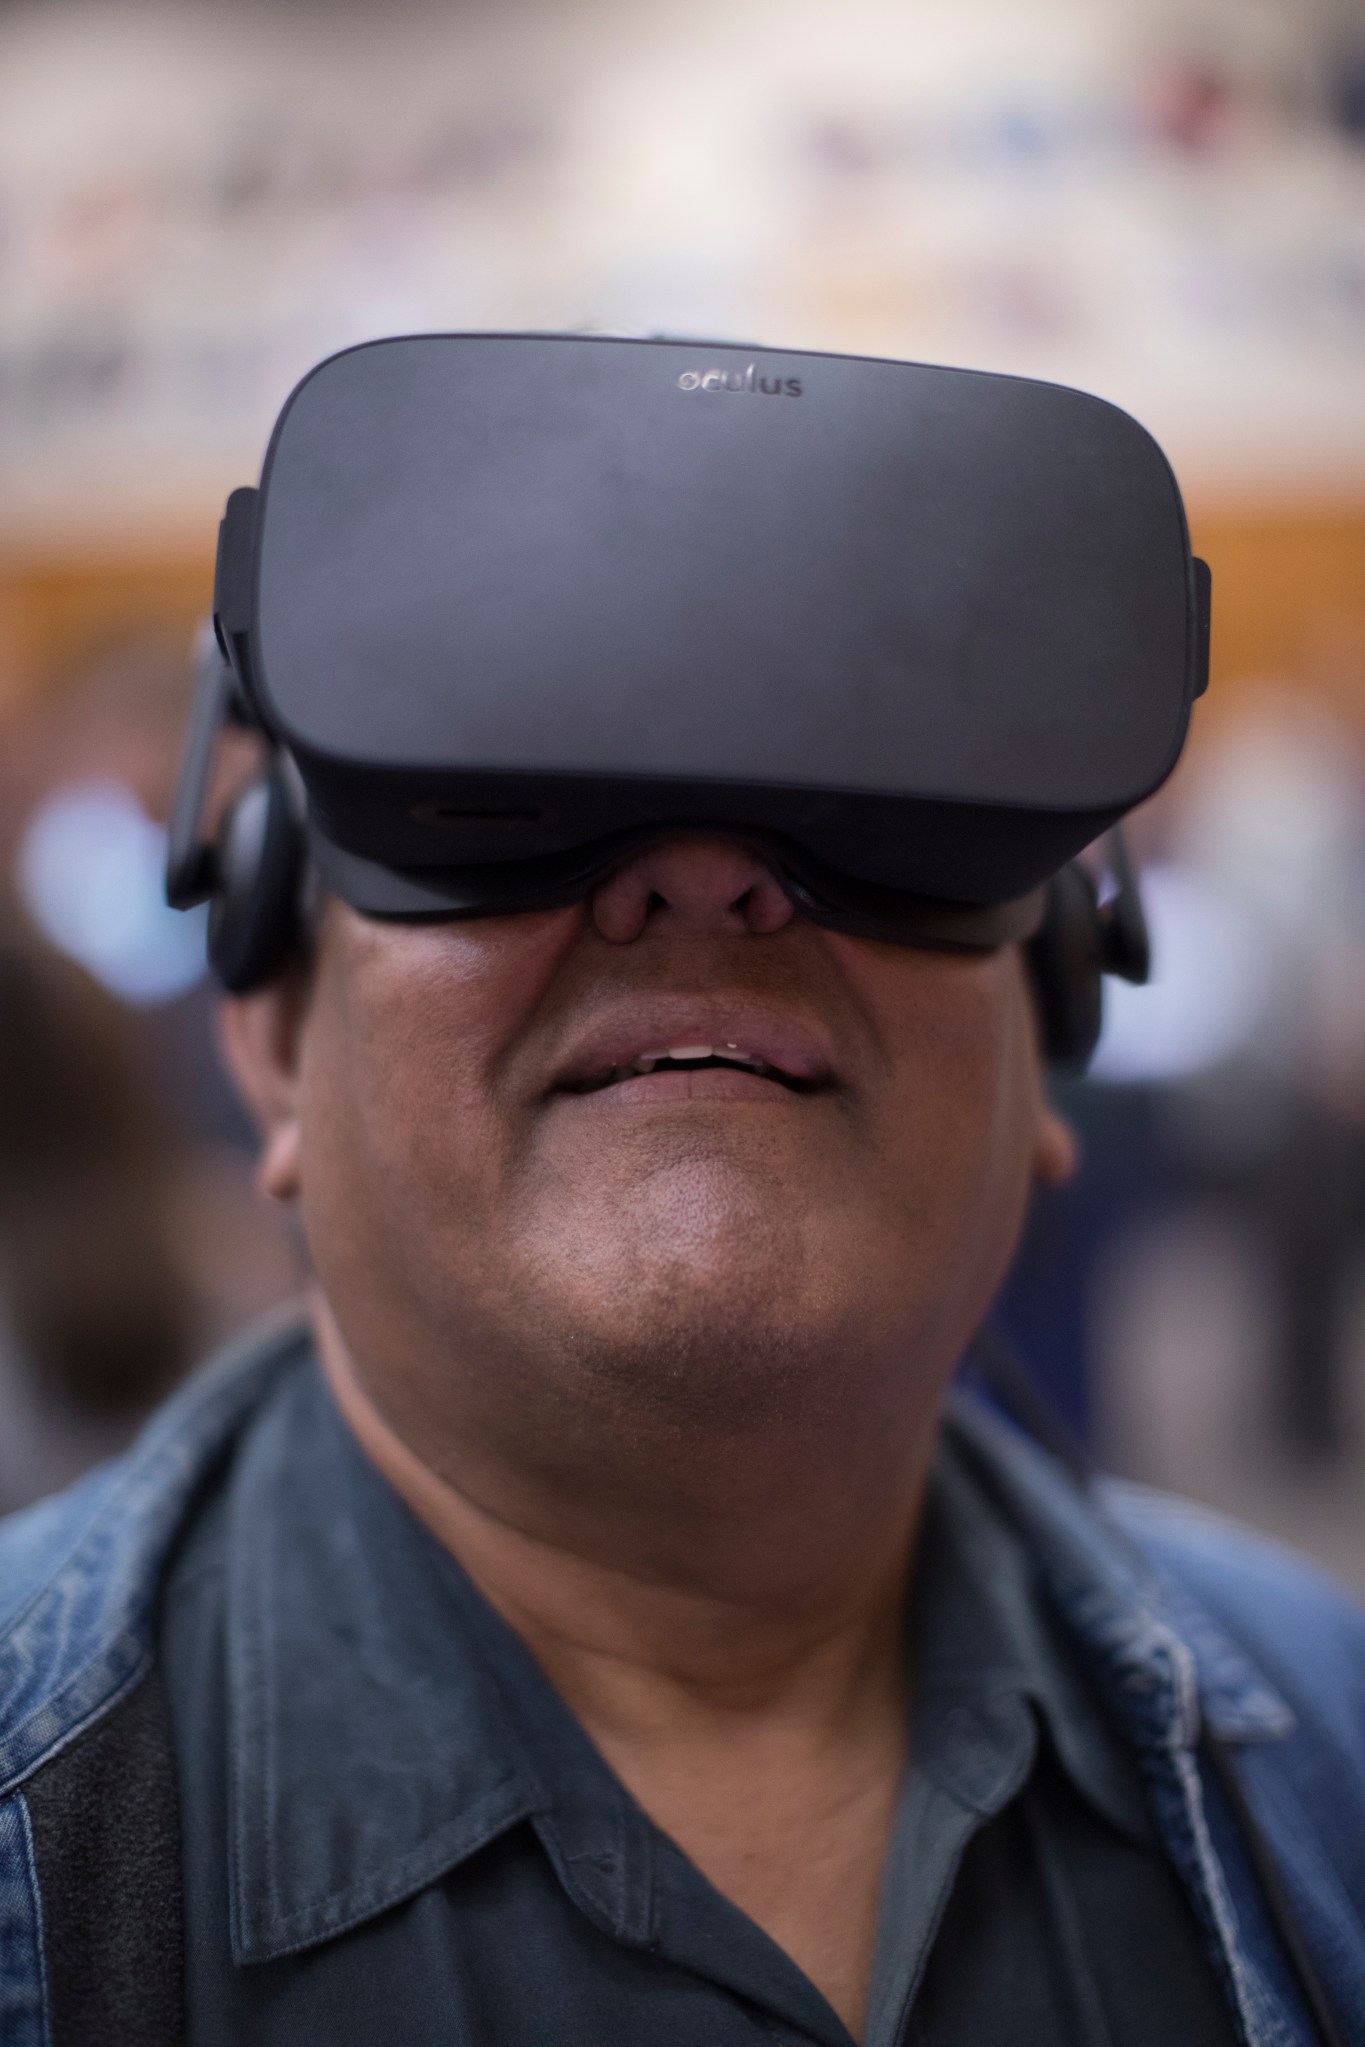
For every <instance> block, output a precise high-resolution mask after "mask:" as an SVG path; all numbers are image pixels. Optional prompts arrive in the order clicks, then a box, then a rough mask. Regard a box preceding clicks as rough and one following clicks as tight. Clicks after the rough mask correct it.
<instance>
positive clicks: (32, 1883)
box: [0, 1326, 1365, 2047]
mask: <svg viewBox="0 0 1365 2047" xmlns="http://www.w3.org/2000/svg"><path fill="white" fill-rule="evenodd" d="M306 1346H307V1339H306V1337H305V1336H304V1335H303V1334H302V1333H301V1331H300V1330H299V1328H298V1327H297V1326H286V1327H282V1328H280V1329H279V1330H277V1331H276V1333H275V1334H274V1335H273V1336H272V1337H271V1338H269V1339H266V1340H263V1339H262V1338H261V1337H259V1336H257V1337H255V1338H254V1339H253V1340H251V1341H250V1342H248V1343H247V1344H245V1345H244V1346H242V1347H241V1349H240V1350H239V1351H238V1352H236V1353H235V1354H232V1355H230V1356H229V1357H227V1358H226V1359H224V1360H223V1361H222V1362H221V1363H220V1364H219V1365H218V1366H217V1367H215V1368H213V1369H210V1370H209V1371H207V1372H206V1373H204V1374H202V1375H200V1377H199V1378H198V1379H197V1380H196V1382H195V1383H194V1384H192V1385H191V1386H189V1387H187V1388H186V1389H185V1391H184V1392H183V1393H182V1394H181V1395H180V1396H179V1397H178V1398H177V1399H176V1400H175V1401H174V1402H173V1403H171V1405H170V1406H169V1407H168V1408H167V1409H165V1410H164V1411H163V1412H162V1414H161V1415H160V1416H158V1417H157V1418H156V1420H155V1421H154V1422H153V1424H152V1425H151V1426H150V1428H149V1429H148V1430H147V1432H146V1433H145V1435H144V1436H143V1437H142V1439H141V1440H140V1441H139V1443H138V1444H137V1445H136V1446H135V1448H134V1450H133V1451H132V1452H131V1453H130V1454H129V1455H128V1456H127V1457H126V1458H124V1459H122V1460H120V1461H119V1462H118V1463H116V1464H114V1465H111V1466H108V1467H106V1468H104V1469H103V1470H101V1471H99V1472H97V1473H95V1474H92V1476H91V1477H90V1478H88V1479H87V1480H85V1481H83V1482H82V1483H81V1484H80V1485H79V1486H77V1487H76V1488H74V1489H73V1490H72V1491H71V1492H69V1493H67V1494H64V1495H62V1496H60V1497H59V1498H57V1499H55V1500H52V1501H48V1502H45V1503H43V1504H42V1505H41V1506H39V1507H37V1508H35V1509H32V1510H29V1511H28V1512H27V1513H25V1514H23V1515H20V1516H17V1517H14V1518H13V1519H12V1520H11V1521H9V1522H8V1523H5V1524H3V1526H0V2040H3V2041H4V2042H5V2043H6V2047H46V2042H47V2041H48V2039H49V2037H50V2025H49V2009H48V1990H47V1985H46V1981H45V1974H44V1949H43V1937H42V1925H43V1916H42V1915H43V1900H42V1896H41V1893H40V1886H39V1882H38V1877H37V1871H36V1866H35V1859H34V1854H33V1845H32V1833H31V1828H30V1824H29V1814H28V1806H27V1801H26V1798H25V1785H26V1783H27V1782H28V1780H29V1779H30V1778H31V1777H32V1776H33V1775H34V1774H35V1773H36V1772H37V1771H38V1770H39V1769H41V1768H42V1767H43V1765H44V1764H46V1763H47V1762H48V1761H50V1760H51V1759H52V1758H53V1757H54V1756H56V1755H57V1754H58V1753H59V1752H60V1751H61V1750H62V1749H63V1747H64V1746H65V1745H67V1744H68V1743H70V1742H71V1741H73V1740H74V1739H75V1738H76V1737H77V1736H79V1735H80V1734H82V1733H83V1732H85V1731H86V1730H88V1729H89V1728H91V1727H92V1726H93V1725H95V1724H96V1723H98V1722H99V1721H100V1719H101V1718H102V1716H105V1715H108V1714H111V1713H112V1712H113V1710H114V1709H115V1707H117V1706H118V1705H119V1704H120V1703H121V1702H122V1701H123V1700H125V1699H126V1698H127V1697H128V1695H129V1694H130V1693H131V1692H132V1691H133V1689H134V1688H135V1687H136V1686H137V1685H138V1684H139V1683H140V1682H141V1680H142V1678H143V1677H144V1676H145V1675H146V1674H147V1672H148V1670H149V1669H150V1667H151V1664H152V1661H153V1658H154V1653H155V1643H156V1612H157V1606H158V1600H159V1596H160V1592H161V1588H162V1584H163V1580H164V1574H165V1569H166V1565H167V1561H168V1559H169V1557H170V1555H171V1553H172V1551H173V1550H174V1548H175V1546H176V1544H177V1540H178V1538H179V1537H180V1535H181V1532H182V1529H183V1527H184V1525H185V1523H186V1519H187V1516H188V1513H189V1510H190V1508H191V1505H192V1503H193V1501H194V1500H195V1498H196V1497H197V1495H198V1493H199V1491H200V1489H201V1487H202V1484H203V1481H204V1479H205V1476H206V1474H207V1473H208V1472H209V1471H210V1470H211V1469H212V1468H213V1467H214V1466H215V1465H216V1464H217V1463H218V1461H219V1460H220V1459H221V1458H222V1457H223V1456H224V1455H225V1454H227V1453H228V1452H229V1450H230V1448H231V1445H232V1443H233V1442H234V1440H235V1438H236V1436H237V1434H238V1432H239V1431H240V1429H241V1428H242V1426H243V1425H244V1423H245V1422H246V1420H247V1419H248V1418H249V1417H250V1416H251V1415H252V1414H253V1412H254V1411H255V1410H256V1409H257V1408H258V1406H259V1404H260V1403H261V1402H262V1401H264V1400H265V1399H266V1398H267V1397H268V1395H269V1394H270V1392H271V1390H272V1387H273V1386H274V1385H275V1384H276V1383H277V1381H278V1378H279V1375H281V1374H282V1373H283V1372H285V1371H286V1370H287V1369H288V1368H289V1366H290V1365H292V1364H296V1363H297V1361H298V1358H299V1356H300V1353H301V1351H302V1350H305V1349H306ZM949 1426H950V1429H951V1431H952V1435H953V1439H954V1442H955V1444H956V1446H957V1448H958V1451H959V1453H960V1454H961V1456H962V1457H963V1458H964V1459H965V1460H966V1461H967V1462H968V1463H969V1464H970V1466H971V1467H972V1468H973V1469H974V1471H975V1473H976V1474H977V1477H978V1479H979V1482H980V1483H981V1484H982V1485H984V1486H986V1487H988V1488H989V1489H990V1490H991V1492H992V1494H993V1495H994V1497H995V1498H996V1499H997V1500H998V1501H999V1503H1000V1504H1001V1506H1002V1508H1003V1509H1004V1510H1005V1511H1006V1512H1007V1513H1008V1514H1009V1515H1010V1516H1011V1517H1012V1519H1013V1521H1014V1523H1015V1524H1016V1526H1017V1527H1018V1528H1019V1530H1020V1531H1021V1532H1022V1533H1023V1535H1024V1537H1025V1539H1026V1541H1027V1544H1028V1547H1029V1550H1030V1553H1031V1555H1032V1557H1033V1559H1034V1562H1035V1564H1036V1566H1037V1569H1038V1571H1039V1573H1040V1574H1041V1577H1042V1580H1043V1582H1044V1584H1045V1585H1046V1587H1047V1590H1048V1593H1049V1595H1050V1598H1051V1600H1052V1602H1053V1605H1054V1608H1055V1612H1056V1615H1057V1618H1058V1620H1059V1621H1060V1623H1061V1625H1062V1627H1063V1628H1064V1629H1065V1631H1066V1633H1067V1636H1068V1637H1069V1640H1070V1642H1071V1644H1072V1645H1073V1647H1074V1649H1075V1652H1076V1655H1077V1658H1078V1659H1079V1660H1080V1662H1081V1663H1082V1664H1083V1665H1084V1667H1085V1668H1086V1670H1087V1672H1088V1674H1089V1676H1090V1678H1091V1680H1092V1682H1093V1683H1094V1684H1095V1686H1097V1687H1098V1689H1099V1690H1100V1691H1101V1693H1102V1694H1103V1696H1104V1697H1105V1699H1106V1701H1107V1703H1108V1705H1109V1708H1110V1712H1111V1715H1112V1717H1113V1719H1114V1721H1115V1723H1116V1724H1117V1725H1118V1726H1119V1727H1120V1728H1121V1730H1122V1732H1123V1734H1124V1736H1125V1737H1126V1739H1127V1741H1128V1743H1129V1744H1130V1745H1131V1750H1132V1754H1133V1757H1134V1759H1135V1761H1136V1763H1137V1765H1138V1767H1139V1769H1140V1770H1141V1772H1142V1774H1143V1776H1144V1778H1145V1780H1146V1786H1147V1792H1148V1799H1149V1803H1150V1805H1151V1809H1152V1811H1153V1814H1154V1815H1155V1818H1156V1821H1157V1824H1158V1826H1159V1828H1160V1831H1161V1835H1162V1838H1163V1841H1164V1845H1165V1848H1166V1851H1167V1853H1168V1855H1169V1856H1170V1858H1171V1861H1172V1862H1173V1864H1174V1866H1175V1867H1176V1869H1177V1870H1178V1871H1179V1873H1180V1876H1181V1877H1182V1879H1183V1880H1184V1883H1185V1885H1186V1888H1187V1891H1188V1893H1189V1896H1190V1898H1191V1901H1192V1903H1193V1905H1194V1907H1195V1910H1196V1912H1197V1913H1198V1915H1199V1918H1200V1920H1201V1922H1202V1924H1203V1926H1204V1928H1205V1932H1206V1937H1207V1942H1208V1948H1209V1953H1210V1955H1211V1957H1212V1959H1213V1962H1214V1964H1215V1967H1216V1968H1217V1970H1218V1971H1219V1974H1220V1977H1221V1979H1222V1981H1223V1983H1224V1986H1225V1989H1226V1992H1227V1996H1228V2001H1229V2005H1230V2008H1231V2010H1232V2012H1233V2014H1234V2017H1235V2020H1236V2024H1237V2027H1238V2030H1239V2033H1240V2036H1241V2038H1242V2039H1243V2040H1244V2041H1245V2042H1246V2043H1247V2047H1299V2043H1302V2047H1308V2043H1310V2042H1311V2041H1312V2040H1313V2037H1314V2035H1313V2032H1312V2030H1311V2028H1310V2026H1309V2024H1308V2022H1307V2020H1306V2018H1305V2016H1304V2013H1303V2011H1302V2007H1301V2004H1300V2001H1299V1998H1298V1995H1297V1992H1296V1989H1295V1987H1294V1983H1293V1980H1292V1978H1291V1975H1290V1973H1289V1971H1288V1969H1287V1966H1286V1964H1285V1961H1284V1957H1283V1954H1282V1951H1281V1947H1280V1943H1279V1940H1278V1937H1277V1935H1276V1933H1275V1931H1274V1928H1273V1925H1272V1923H1271V1921H1270V1919H1269V1917H1268V1915H1267V1912H1266V1909H1265V1905H1264V1902H1263V1898H1262V1893H1261V1890H1260V1887H1259V1885H1258V1883H1257V1881H1256V1879H1255V1876H1254V1874H1253V1870H1252V1866H1251V1862H1250V1859H1249V1857H1248V1853H1247V1849H1246V1844H1245V1842H1244V1841H1243V1840H1242V1838H1241V1836H1240V1833H1239V1829H1238V1826H1237V1823H1236V1820H1235V1818H1234V1815H1233V1813H1232V1811H1231V1810H1230V1808H1229V1805H1228V1803H1227V1801H1226V1799H1225V1798H1224V1797H1223V1796H1222V1795H1221V1794H1220V1790H1219V1787H1218V1786H1217V1784H1216V1782H1214V1781H1211V1780H1210V1778H1209V1776H1208V1774H1207V1773H1206V1770H1205V1768H1204V1764H1203V1759H1202V1756H1201V1754H1200V1751H1199V1747H1198V1740H1199V1733H1200V1728H1201V1725H1203V1726H1206V1727H1207V1728H1209V1729H1210V1730H1211V1731H1212V1732H1214V1733H1215V1734H1216V1735H1217V1736H1218V1737H1219V1738H1220V1740H1221V1741H1222V1742H1223V1743H1224V1744H1225V1745H1227V1746H1229V1747H1230V1748H1231V1749H1232V1751H1233V1753H1234V1755H1235V1759H1236V1767H1237V1771H1238V1776H1239V1779H1240V1783H1241V1788H1242V1794H1243V1796H1244V1798H1245V1800H1246V1802H1247V1804H1248V1805H1249V1807H1250V1809H1251V1810H1252V1811H1253V1812H1254V1814H1255V1815H1256V1818H1257V1821H1258V1823H1259V1827H1260V1830H1261V1833H1262V1836H1263V1838H1264V1840H1265V1841H1266V1843H1267V1844H1268V1846H1269V1848H1270V1850H1271V1852H1272V1854H1273V1856H1274V1858H1275V1860H1276V1862H1277V1864H1278V1868H1279V1873H1280V1879H1281V1883H1282V1885H1283V1888H1284V1890H1285V1891H1286V1893H1287V1895H1288V1897H1289V1899H1290V1902H1291V1904H1292V1907H1293V1910H1294V1914H1295V1918H1296V1921H1297V1924H1298V1927H1299V1930H1300V1933H1301V1936H1302V1938H1303V1940H1304V1941H1305V1943H1306V1944H1307V1946H1308V1948H1309V1951H1310V1952H1311V1954H1312V1956H1313V1958H1314V1961H1315V1964H1316V1967H1317V1970H1318V1972H1319V1974H1320V1976H1321V1978H1322V1981H1323V1983H1324V1986H1325V1988H1326V1991H1327V1994H1328V1996H1329V1998H1330V1999H1331V2001H1332V2004H1333V2007H1334V2010H1335V2012H1336V2014H1337V2018H1338V2023H1339V2025H1340V2027H1341V2029H1342V2031H1343V2033H1344V2035H1345V2037H1348V2038H1355V2037H1365V1926H1363V1925H1362V1915H1363V1914H1365V1620H1362V1617H1361V1615H1360V1614H1359V1613H1358V1612H1357V1610H1356V1609H1355V1608H1353V1607H1352V1606H1351V1604H1350V1603H1349V1601H1348V1600H1347V1599H1346V1598H1345V1597H1344V1595H1342V1594H1340V1593H1339V1592H1338V1591H1337V1590H1336V1589H1335V1588H1334V1587H1333V1586H1331V1585H1330V1584H1328V1583H1326V1582H1325V1581H1324V1580H1322V1579H1321V1578H1319V1577H1318V1576H1317V1575H1316V1574H1315V1573H1313V1572H1312V1571H1310V1570H1309V1569H1307V1568H1306V1567H1305V1566H1303V1565H1301V1564H1299V1563H1297V1562H1295V1561H1294V1560H1293V1559H1291V1558H1289V1557H1287V1556H1285V1555H1284V1554H1283V1553H1282V1552H1279V1551H1276V1550H1274V1549H1272V1548H1271V1547H1269V1546H1268V1545H1264V1544H1260V1543H1257V1542H1255V1541H1253V1540H1252V1539H1250V1538H1248V1537H1246V1536H1244V1535H1242V1534H1241V1533H1240V1532H1238V1531H1235V1530H1232V1529H1230V1528H1228V1527H1227V1525H1226V1524H1224V1523H1222V1522H1220V1521H1218V1520H1216V1519H1215V1518H1214V1517H1211V1516H1208V1515H1204V1514H1202V1513H1200V1512H1198V1511H1197V1510H1194V1509H1191V1508H1186V1507H1181V1506H1179V1505H1177V1504H1175V1503H1172V1502H1169V1501H1165V1500H1161V1499H1159V1498H1157V1497H1156V1496H1153V1495H1147V1494H1141V1493H1138V1492H1136V1491H1134V1490H1132V1489H1122V1488H1108V1489H1106V1491H1105V1493H1104V1494H1103V1496H1102V1497H1093V1496H1091V1495H1090V1494H1089V1493H1087V1492H1085V1491H1082V1490H1080V1489H1078V1488H1076V1487H1075V1485H1074V1484H1073V1482H1072V1481H1071V1480H1070V1479H1068V1478H1067V1477H1066V1476H1065V1475H1064V1474H1063V1473H1061V1472H1060V1471H1059V1470H1058V1469H1057V1468H1056V1467H1055V1466H1054V1465H1053V1463H1052V1462H1051V1460H1050V1459H1048V1458H1047V1457H1046V1456H1045V1455H1043V1454H1042V1453H1040V1452H1039V1451H1037V1450H1036V1449H1035V1448H1034V1447H1033V1446H1031V1445H1029V1444H1027V1443H1025V1442H1024V1441H1022V1440H1021V1439H1019V1438H1018V1437H1017V1436H1016V1435H1015V1434H1014V1433H1013V1432H1012V1431H1011V1430H1009V1429H1008V1428H1007V1427H1005V1426H1004V1425H1003V1424H1001V1423H999V1422H997V1421H996V1420H995V1419H994V1418H992V1417H991V1416H989V1415H988V1414H986V1413H985V1412H984V1411H983V1410H981V1409H980V1408H978V1407H976V1406H974V1405H973V1404H971V1403H969V1402H966V1401H961V1402H959V1403H957V1404H956V1405H955V1407H954V1410H953V1413H952V1416H951V1420H950V1423H949Z"/></svg>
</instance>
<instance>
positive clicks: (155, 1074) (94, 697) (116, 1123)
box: [0, 634, 300, 1509]
mask: <svg viewBox="0 0 1365 2047" xmlns="http://www.w3.org/2000/svg"><path fill="white" fill-rule="evenodd" d="M189 667H190V664H189V661H188V658H187V655H186V651H185V650H184V649H183V648H181V647H179V646H177V644H176V643H175V642H174V641H172V640H168V639H167V638H166V637H164V636H161V635H155V634H134V635H132V636H131V637H127V638H124V639H122V640H120V641H117V642H115V643H113V644H112V645H110V646H109V647H107V648H105V649H104V650H103V651H102V652H101V653H99V654H97V655H95V656H92V657H90V658H88V659H87V660H86V661H85V662H84V663H82V664H80V665H79V666H78V667H77V668H76V669H75V671H74V673H73V674H72V675H71V676H70V677H68V678H67V679H66V680H65V681H63V680H61V679H59V680H58V681H57V682H56V683H55V684H54V685H53V686H52V687H51V688H49V689H48V690H45V691H44V692H42V693H41V694H40V695H39V696H37V697H36V698H34V699H32V700H30V701H29V702H28V703H27V704H25V705H23V706H21V708H20V709H19V711H18V712H17V713H12V714H11V716H10V718H9V720H8V722H7V727H6V731H5V734H4V739H5V743H4V746H3V748H0V764H2V765H0V866H2V867H3V872H4V877H5V879H4V882H3V887H4V889H5V891H6V893H7V895H8V898H9V900H8V902H7V904H6V907H5V908H4V911H3V917H2V918H0V941H2V943H3V951H2V952H0V971H2V972H3V976H4V979H3V993H2V994H0V1086H3V1105H4V1106H3V1111H0V1174H2V1175H3V1189H4V1192H3V1207H2V1208H0V1264H2V1265H3V1276H2V1277H0V1318H2V1319H0V1327H3V1331H4V1340H3V1348H2V1349H0V1506H3V1508H5V1509H9V1508H13V1507H17V1506H21V1505H24V1504H26V1503H27V1502H28V1501H30V1500H32V1499H35V1498H37V1497H39V1496H40V1495H41V1494H43V1493H45V1492H47V1491H50V1490H52V1489H54V1488H56V1487H58V1486H61V1485H64V1484H66V1483H68V1482H69V1481H70V1480H71V1479H72V1478H74V1477H76V1476H77V1475H78V1474H79V1473H80V1471H82V1470H83V1469H84V1468H85V1467H86V1465H88V1464H90V1463H93V1462H94V1461H95V1460H96V1459H97V1458H99V1457H101V1456H104V1455H107V1454H109V1453H110V1452H111V1451H113V1450H115V1449H118V1448H120V1447H121V1446H122V1445H123V1443H124V1442H126V1440H127V1439H128V1437H129V1436H130V1435H131V1433H132V1432H133V1430H134V1428H135V1427H136V1424H137V1422H138V1421H139V1420H140V1419H141V1418H142V1417H143V1416H144V1415H145V1414H146V1412H147V1411H148V1409H149V1408H150V1407H151V1406H152V1405H153V1404H154V1403H155V1401H156V1400H158V1399H159V1398H160V1397H161V1396H162V1395H163V1394H164V1393H165V1392H166V1391H167V1389H168V1388H169V1386H170V1385H171V1384H172V1383H173V1382H174V1380H175V1379H176V1378H178V1377H179V1376H180V1375H181V1374H182V1373H183V1372H184V1371H185V1370H186V1369H187V1368H188V1366H189V1364H190V1363H191V1362H192V1360H193V1358H194V1357H195V1356H196V1355H198V1354H201V1353H202V1351H203V1349H204V1347H205V1345H206V1344H212V1343H213V1342H215V1341H217V1340H218V1339H219V1338H220V1337H221V1336H222V1335H224V1334H225V1333H226V1332H227V1331H228V1330H229V1329H231V1328H234V1327H236V1326H237V1325H238V1324H239V1323H240V1322H241V1321H242V1320H243V1319H245V1318H246V1317H249V1316H250V1315H252V1314H253V1313H256V1312H258V1311H259V1310H260V1309H262V1308H264V1307H266V1306H268V1305H269V1304H270V1303H272V1302H274V1301H276V1300H278V1299H280V1298H281V1297H282V1296H283V1295H285V1294H286V1293H288V1292H290V1291H292V1290H293V1289H294V1287H295V1286H296V1285H297V1283H298V1275H299V1269H300V1268H299V1265H298V1262H297V1259H296V1257H295V1254H294V1252H293V1250H292V1247H291V1246H290V1244H289V1242H288V1240H287V1237H286V1235H285V1233H284V1232H283V1231H281V1230H280V1229H279V1228H278V1227H277V1226H276V1223H275V1219H274V1218H273V1217H272V1216H271V1215H270V1213H269V1211H268V1209H266V1207H265V1206H264V1204H262V1203H261V1202H260V1201H259V1199H258V1198H257V1196H256V1194H255V1192H254V1189H253V1186H252V1179H251V1166H250V1145H251V1139H250V1129H249V1126H248V1124H247V1122H246V1119H245V1118H244V1117H243V1115H242V1112H241V1109H240V1106H239V1105H238V1103H237V1100H236V1097H235V1095H234V1094H233V1092H232V1090H231V1088H229V1087H228V1086H227V1084H226V1082H225V1080H224V1077H223V1071H222V1066H221V1062H220V1060H219V1059H218V1057H217V1053H216V1048H215V1044H214V1004H213V1002H212V999H211V997H210V993H209V990H208V986H207V984H206V981H205V976H204V957H203V925H202V919H199V920H196V919H193V918H191V919H186V918H182V917H178V916H176V915H175V913H174V912H172V911H170V910H169V909H168V908H167V907H166V904H165V901H164V897H163V884H162V872H163V868H164V863H165V826H164V820H165V817H166V814H167V811H168V809H169V804H170V798H171V792H172V790H173V787H174V780H175V772H176V763H177V759H178V753H179V748H180V743H181V738H182V733H183V728H184V722H185V715H186V710H187V705H188V696H189ZM3 900H4V899H3V898H0V901H3Z"/></svg>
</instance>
